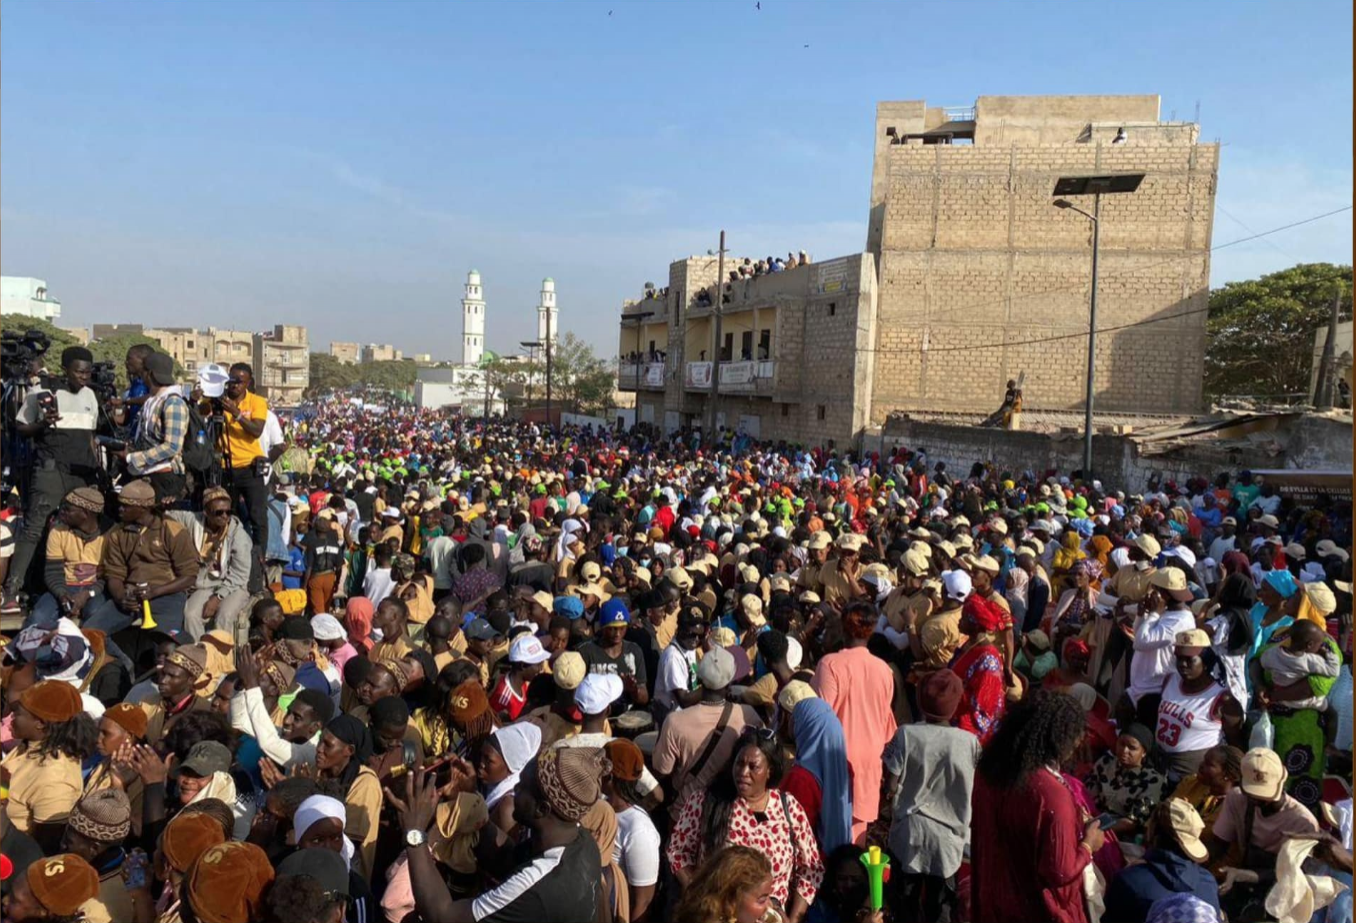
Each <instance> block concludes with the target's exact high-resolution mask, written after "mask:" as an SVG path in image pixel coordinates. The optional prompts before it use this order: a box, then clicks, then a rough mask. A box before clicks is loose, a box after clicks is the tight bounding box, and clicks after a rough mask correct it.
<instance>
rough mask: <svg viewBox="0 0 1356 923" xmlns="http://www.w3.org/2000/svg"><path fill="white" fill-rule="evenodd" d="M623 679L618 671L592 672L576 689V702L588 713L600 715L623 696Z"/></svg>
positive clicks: (580, 708)
mask: <svg viewBox="0 0 1356 923" xmlns="http://www.w3.org/2000/svg"><path fill="white" fill-rule="evenodd" d="M621 695H622V681H621V677H620V676H618V675H617V674H616V673H590V674H589V675H588V676H585V677H584V679H583V682H581V683H580V684H579V685H578V686H577V687H576V688H575V690H574V702H575V704H576V705H578V706H579V710H580V711H582V712H583V713H584V714H586V715H599V714H602V713H603V712H605V711H607V708H608V706H609V705H611V704H612V703H613V702H615V701H617V700H618V699H620V698H621Z"/></svg>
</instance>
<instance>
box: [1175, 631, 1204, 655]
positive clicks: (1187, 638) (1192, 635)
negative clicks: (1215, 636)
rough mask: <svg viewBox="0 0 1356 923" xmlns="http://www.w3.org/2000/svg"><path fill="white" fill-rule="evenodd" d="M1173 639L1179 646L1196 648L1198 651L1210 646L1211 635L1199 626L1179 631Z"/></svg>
mask: <svg viewBox="0 0 1356 923" xmlns="http://www.w3.org/2000/svg"><path fill="white" fill-rule="evenodd" d="M1173 641H1174V642H1175V643H1176V644H1177V646H1178V647H1179V648H1180V647H1185V648H1194V649H1195V650H1197V651H1203V650H1205V649H1206V648H1207V647H1209V646H1210V636H1209V635H1208V634H1206V633H1205V632H1204V631H1202V630H1201V629H1199V628H1192V629H1191V630H1189V631H1179V632H1177V636H1176V637H1175V638H1173Z"/></svg>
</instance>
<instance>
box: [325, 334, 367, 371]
mask: <svg viewBox="0 0 1356 923" xmlns="http://www.w3.org/2000/svg"><path fill="white" fill-rule="evenodd" d="M362 354H363V348H362V344H360V343H336V342H335V341H333V340H331V341H330V355H331V356H333V357H334V358H336V359H338V360H339V361H340V362H344V363H347V364H349V365H357V364H358V362H359V360H361V359H362Z"/></svg>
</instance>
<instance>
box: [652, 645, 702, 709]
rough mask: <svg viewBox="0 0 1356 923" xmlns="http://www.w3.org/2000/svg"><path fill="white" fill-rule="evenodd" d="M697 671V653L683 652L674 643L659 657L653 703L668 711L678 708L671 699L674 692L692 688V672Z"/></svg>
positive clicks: (680, 647)
mask: <svg viewBox="0 0 1356 923" xmlns="http://www.w3.org/2000/svg"><path fill="white" fill-rule="evenodd" d="M695 669H697V652H696V651H687V650H683V646H682V645H681V644H678V643H677V642H674V643H672V644H670V645H669V646H668V647H666V648H664V653H662V654H660V655H659V676H658V678H657V679H656V680H655V683H654V697H655V701H657V702H659V704H661V705H663V706H664V707H666V708H668V709H676V708H678V707H679V706H678V700H677V699H675V698H674V697H673V693H674V691H675V690H682V691H683V692H687V691H688V690H689V689H691V688H692V685H691V684H692V671H693V670H695Z"/></svg>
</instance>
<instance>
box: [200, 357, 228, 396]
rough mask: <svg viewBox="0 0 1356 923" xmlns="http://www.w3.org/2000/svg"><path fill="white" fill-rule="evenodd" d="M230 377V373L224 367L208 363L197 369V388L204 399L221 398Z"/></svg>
mask: <svg viewBox="0 0 1356 923" xmlns="http://www.w3.org/2000/svg"><path fill="white" fill-rule="evenodd" d="M230 377H231V373H230V372H228V371H226V367H225V366H224V365H217V364H216V363H215V362H209V363H207V364H206V365H204V366H203V367H202V368H200V369H198V386H199V387H200V388H202V393H203V395H204V396H206V397H221V396H222V395H223V394H225V393H226V382H227V381H228V380H229V379H230Z"/></svg>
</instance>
